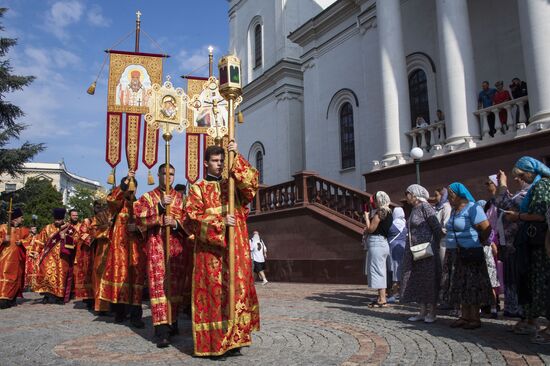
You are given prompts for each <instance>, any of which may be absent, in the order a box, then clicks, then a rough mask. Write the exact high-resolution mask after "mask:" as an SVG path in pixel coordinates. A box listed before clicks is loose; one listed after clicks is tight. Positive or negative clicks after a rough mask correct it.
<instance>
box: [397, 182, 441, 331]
mask: <svg viewBox="0 0 550 366" xmlns="http://www.w3.org/2000/svg"><path fill="white" fill-rule="evenodd" d="M405 194H406V196H407V202H408V203H409V204H410V205H411V206H412V211H411V215H410V217H409V220H408V222H407V226H408V230H409V235H408V240H407V245H406V247H405V257H404V259H403V272H402V273H403V278H402V280H401V303H411V302H416V303H418V304H420V312H419V313H418V314H417V315H415V316H412V317H410V318H409V321H414V322H416V321H424V322H425V323H433V322H435V307H436V304H437V298H438V294H439V285H440V282H441V261H440V259H439V242H440V240H441V236H442V235H443V232H442V230H441V225H440V224H439V220H438V219H437V217H436V214H435V211H434V209H433V208H432V206H431V205H430V204H429V203H428V198H429V196H430V194H429V193H428V191H427V190H426V188H424V187H422V186H421V185H418V184H413V185H411V186H409V187H408V188H407V190H406V192H405Z"/></svg>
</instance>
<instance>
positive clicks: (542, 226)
mask: <svg viewBox="0 0 550 366" xmlns="http://www.w3.org/2000/svg"><path fill="white" fill-rule="evenodd" d="M522 230H524V232H525V240H526V241H527V245H528V246H530V247H534V248H541V247H543V246H544V243H545V240H546V232H547V231H548V225H547V223H546V222H539V221H527V222H525V223H524V224H523V227H522Z"/></svg>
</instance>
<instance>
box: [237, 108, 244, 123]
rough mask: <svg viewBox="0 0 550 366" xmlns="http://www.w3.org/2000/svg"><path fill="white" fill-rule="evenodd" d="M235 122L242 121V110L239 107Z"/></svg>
mask: <svg viewBox="0 0 550 366" xmlns="http://www.w3.org/2000/svg"><path fill="white" fill-rule="evenodd" d="M237 122H239V123H244V115H243V112H241V110H240V109H239V113H237Z"/></svg>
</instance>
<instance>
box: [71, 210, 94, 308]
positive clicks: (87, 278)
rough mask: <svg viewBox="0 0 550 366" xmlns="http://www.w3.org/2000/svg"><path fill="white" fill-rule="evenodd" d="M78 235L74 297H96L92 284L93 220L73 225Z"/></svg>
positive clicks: (83, 298)
mask: <svg viewBox="0 0 550 366" xmlns="http://www.w3.org/2000/svg"><path fill="white" fill-rule="evenodd" d="M73 226H74V229H75V232H76V237H75V239H76V240H75V247H76V254H75V259H74V297H75V298H76V299H78V300H87V299H93V298H94V289H93V286H92V273H93V272H92V270H93V262H94V252H93V247H92V239H93V237H92V233H91V231H92V227H91V226H92V220H90V219H84V221H82V222H79V223H78V224H76V225H73Z"/></svg>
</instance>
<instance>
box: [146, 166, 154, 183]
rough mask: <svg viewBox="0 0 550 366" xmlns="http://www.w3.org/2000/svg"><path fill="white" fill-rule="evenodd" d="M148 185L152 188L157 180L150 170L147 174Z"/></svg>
mask: <svg viewBox="0 0 550 366" xmlns="http://www.w3.org/2000/svg"><path fill="white" fill-rule="evenodd" d="M147 184H148V185H150V186H152V185H153V184H155V178H153V174H151V170H149V174H147Z"/></svg>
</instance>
